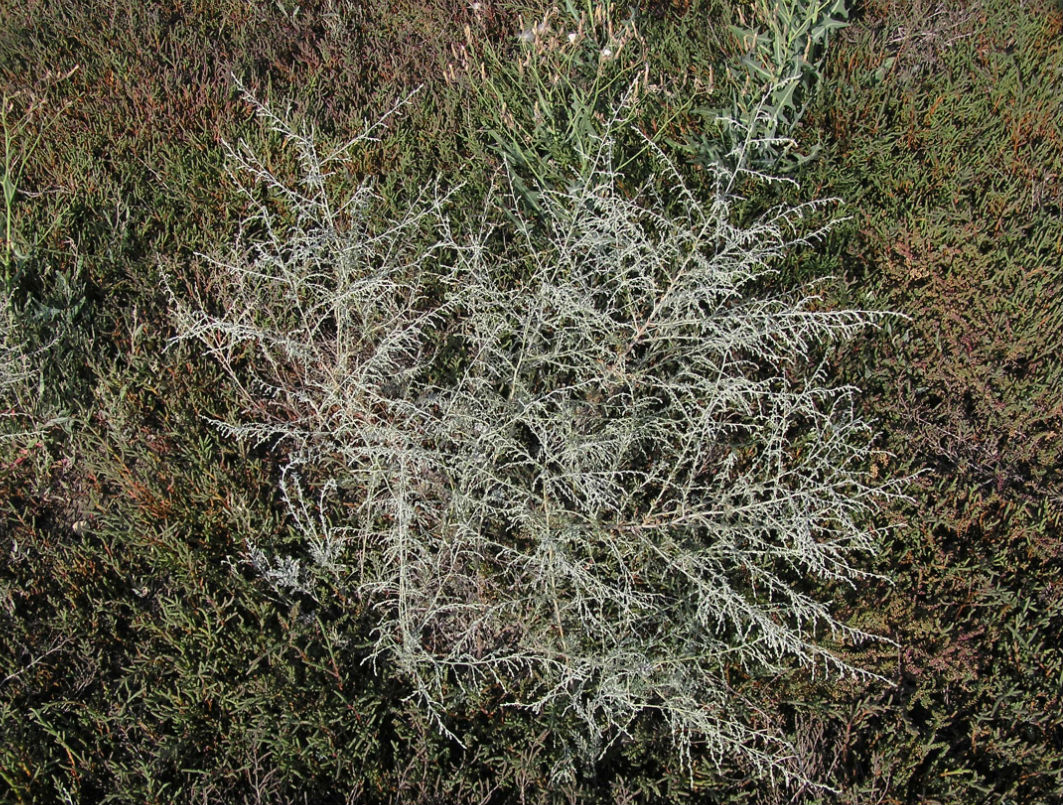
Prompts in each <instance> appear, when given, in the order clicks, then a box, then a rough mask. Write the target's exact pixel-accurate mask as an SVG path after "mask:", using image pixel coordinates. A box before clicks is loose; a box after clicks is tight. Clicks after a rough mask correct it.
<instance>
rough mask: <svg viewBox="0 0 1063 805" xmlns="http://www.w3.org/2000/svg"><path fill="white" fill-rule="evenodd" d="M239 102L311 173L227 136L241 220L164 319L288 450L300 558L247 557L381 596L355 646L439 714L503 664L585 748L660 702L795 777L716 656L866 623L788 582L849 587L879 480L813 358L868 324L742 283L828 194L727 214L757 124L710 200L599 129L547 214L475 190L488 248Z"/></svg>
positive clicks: (762, 668)
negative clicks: (360, 179) (383, 191)
mask: <svg viewBox="0 0 1063 805" xmlns="http://www.w3.org/2000/svg"><path fill="white" fill-rule="evenodd" d="M256 105H257V104H256ZM257 108H258V110H259V112H260V114H261V115H262V116H263V117H264V118H265V119H266V121H267V122H268V124H269V125H270V126H272V127H273V128H274V129H275V130H277V131H279V132H281V133H282V134H283V135H284V136H285V137H286V138H287V140H288V142H289V143H290V145H291V146H292V147H294V148H295V149H296V153H297V155H298V157H299V160H300V162H301V165H302V168H303V169H304V171H305V175H304V178H303V180H302V182H301V183H298V184H292V183H285V182H282V181H281V180H280V179H278V178H277V177H275V176H274V175H272V174H271V173H270V171H269V170H268V169H267V167H266V166H265V164H264V163H263V162H262V161H261V160H260V159H259V158H258V157H257V156H256V155H255V154H254V153H252V152H251V151H250V150H249V149H247V148H246V147H241V148H237V149H234V150H233V152H232V157H233V164H234V167H235V170H234V176H235V177H237V179H238V180H239V181H241V182H242V183H244V184H242V186H243V187H245V189H246V191H247V197H248V199H249V201H250V202H251V203H255V204H258V205H259V206H258V213H259V214H258V217H257V218H256V219H255V220H254V222H253V225H254V228H255V232H256V233H259V234H256V236H255V237H254V238H251V237H250V236H248V237H245V238H241V239H240V240H239V241H238V242H237V243H236V244H235V246H234V248H233V249H232V250H231V251H230V252H229V254H228V255H227V256H225V257H214V258H211V265H212V268H213V272H214V273H215V274H216V276H217V277H218V283H217V286H218V290H217V294H218V296H217V298H216V299H214V300H212V305H207V304H198V303H196V302H194V301H193V302H186V301H183V300H182V299H180V298H177V297H176V296H175V298H174V305H175V314H176V321H177V323H178V326H179V332H180V338H183V339H196V340H198V341H200V342H201V343H202V344H203V345H204V347H205V348H206V349H207V350H209V351H210V352H211V353H212V354H213V355H215V356H216V357H217V358H218V360H219V361H221V363H222V364H223V365H224V366H226V367H228V368H229V369H230V370H231V371H232V376H233V378H234V381H236V382H238V383H242V384H244V385H242V386H241V387H240V388H241V389H242V393H243V398H244V401H245V403H246V410H247V416H246V418H245V419H242V420H241V421H239V422H218V423H217V425H218V427H220V428H222V429H224V431H225V432H227V433H229V434H232V435H233V436H235V437H237V438H240V439H246V440H250V441H256V442H258V441H264V440H268V441H270V442H271V443H275V444H282V445H284V446H285V448H286V449H287V450H288V451H289V452H288V455H290V456H291V462H290V466H289V468H288V470H287V471H286V473H285V482H284V488H283V494H284V496H285V499H286V500H287V502H288V505H289V509H290V511H291V516H292V518H293V523H294V524H295V527H296V528H297V529H298V531H299V533H301V534H302V535H303V536H304V537H305V540H306V544H307V553H306V555H305V557H304V561H305V560H306V559H309V560H310V561H307V562H306V565H305V566H298V565H293V564H292V563H291V562H286V561H271V560H268V559H266V558H265V557H263V556H262V555H261V554H260V553H256V554H254V558H255V561H256V563H258V564H259V566H260V567H261V568H262V570H263V572H264V573H265V574H266V575H267V576H269V577H270V578H271V579H272V580H273V581H274V582H275V583H279V584H280V585H281V586H287V587H291V588H295V587H303V586H304V585H305V579H306V575H305V574H306V573H311V572H312V573H318V574H321V575H322V577H325V578H328V579H330V580H331V581H330V583H333V584H343V585H347V587H348V589H350V590H353V591H354V592H355V593H356V594H357V595H358V596H359V597H360V598H361V600H363V601H365V602H368V604H369V605H370V606H371V607H372V610H373V612H375V624H376V625H375V629H374V630H373V633H372V636H371V639H372V651H371V660H372V662H373V663H374V664H375V665H376V667H377V668H378V669H379V670H380V671H381V672H382V673H384V672H386V673H389V674H401V675H402V676H403V677H404V678H405V679H406V680H407V681H408V683H409V684H410V685H411V686H412V690H413V691H414V696H415V697H416V699H418V700H419V701H420V703H421V704H422V705H423V707H424V708H425V709H426V711H427V712H429V713H430V714H432V716H433V717H434V718H435V719H436V721H437V723H438V725H439V727H440V728H441V729H442V730H444V731H446V730H447V729H448V727H447V724H448V719H447V716H446V713H447V711H448V708H449V707H450V706H451V703H453V702H460V701H461V700H462V698H463V697H464V696H470V697H475V696H476V695H477V694H478V692H480V691H482V690H485V689H486V688H488V687H490V686H494V685H498V686H501V687H502V689H503V690H505V691H506V696H507V700H506V701H507V704H508V705H509V706H512V707H521V708H530V709H531V710H532V711H535V712H540V713H549V714H550V715H551V717H552V718H555V719H569V721H568V722H566V723H572V724H575V725H577V726H576V727H574V733H576V732H578V733H579V735H580V739H581V740H582V741H583V742H585V744H586V746H589V747H599V748H600V747H601V746H603V745H606V744H607V743H608V742H609V741H611V740H615V739H616V738H617V737H622V736H623V735H624V734H625V733H626V731H627V730H628V729H629V728H630V727H631V725H632V724H633V722H634V721H635V719H636V718H640V717H643V716H646V715H648V714H652V713H653V712H656V713H657V714H659V716H660V717H661V718H662V719H663V720H664V721H665V722H666V723H667V724H668V725H669V726H670V728H671V730H672V732H673V734H674V736H675V740H676V743H677V747H678V749H679V750H680V751H682V752H687V751H689V748H690V745H691V742H697V743H698V744H699V745H701V746H703V747H704V748H705V749H707V751H709V752H710V753H715V755H716V756H718V757H722V756H723V755H724V754H733V753H741V754H742V755H744V756H745V757H746V758H747V759H749V760H750V761H752V762H753V763H754V764H756V765H759V766H761V767H762V768H764V769H766V770H768V771H771V772H773V773H774V772H781V773H783V774H787V773H788V771H787V770H788V769H790V768H791V767H792V764H791V763H790V762H789V761H790V759H791V753H792V752H793V750H792V748H790V747H789V746H788V745H787V744H786V743H785V742H784V741H782V740H781V739H779V738H778V737H777V736H775V735H773V734H772V733H771V732H770V731H768V730H764V729H760V728H757V727H754V726H753V725H752V722H751V721H749V720H747V719H745V718H743V717H741V716H740V715H738V713H739V712H740V711H741V710H740V708H738V707H737V704H738V703H737V702H736V701H735V700H734V695H733V693H732V692H731V690H730V688H729V686H728V683H727V681H726V679H727V671H728V669H731V670H734V669H742V670H744V671H745V672H747V673H751V674H762V673H772V672H774V671H777V670H778V669H782V668H790V667H793V666H794V665H799V666H806V667H807V668H809V669H810V670H812V671H815V670H816V669H817V668H825V669H827V670H833V671H837V672H854V673H859V670H858V669H856V668H852V667H850V666H849V665H848V664H847V663H846V662H845V661H844V660H843V659H842V658H840V657H839V656H838V655H837V654H836V653H835V652H834V651H832V650H831V649H830V648H829V647H828V646H827V645H826V642H834V643H835V644H837V643H838V642H840V641H844V640H861V639H864V638H866V637H868V635H866V634H864V633H863V632H861V631H860V630H858V629H855V628H852V627H850V626H848V625H846V624H845V623H842V622H839V621H838V620H837V619H836V618H835V617H833V616H832V613H831V609H830V604H829V602H827V601H822V600H819V599H817V598H816V597H814V596H813V595H811V594H809V593H808V592H806V590H807V589H808V588H809V585H808V584H807V582H808V581H809V580H812V581H813V582H815V581H827V582H843V583H845V584H850V585H851V584H854V583H856V582H857V581H858V580H859V579H860V578H861V576H862V575H863V572H862V571H861V570H860V569H859V567H858V564H859V557H860V555H861V554H864V553H866V552H868V551H870V550H872V548H873V545H872V541H871V539H870V538H869V535H868V533H867V531H866V530H865V529H864V528H862V527H861V523H862V521H863V520H864V519H865V516H866V515H867V514H868V512H869V511H870V509H871V507H872V506H873V505H874V503H875V501H876V499H877V498H881V497H882V496H889V495H891V494H895V491H894V489H893V488H889V487H887V488H883V487H878V488H874V487H873V486H872V485H871V484H870V482H869V481H868V479H867V478H866V477H865V474H864V469H865V466H864V465H865V459H866V457H867V454H868V449H869V442H870V439H871V436H872V434H871V432H870V430H869V427H868V424H867V423H866V422H864V421H862V420H861V419H860V417H859V416H858V415H857V413H856V412H855V410H854V406H853V390H852V389H849V388H834V387H831V386H830V385H829V383H828V381H827V374H826V370H825V368H824V367H823V366H822V365H821V364H820V363H818V362H817V361H816V360H814V359H813V358H812V356H814V355H816V354H817V350H818V349H821V348H822V345H824V344H825V343H828V342H830V341H832V340H836V339H845V338H847V337H849V336H851V335H852V334H854V333H855V332H857V331H858V330H860V329H861V328H863V327H866V326H867V325H869V324H873V323H874V322H875V320H876V314H872V313H868V312H862V311H850V310H842V311H836V310H824V309H819V308H817V307H816V306H815V305H814V304H813V302H814V298H813V297H811V296H802V295H801V294H797V295H792V294H778V295H751V294H750V293H749V289H750V288H751V287H752V285H753V284H754V283H756V284H757V285H758V287H764V286H766V285H767V284H768V283H766V282H765V280H766V279H767V278H768V277H769V276H770V275H771V272H772V271H773V267H774V266H776V265H777V263H778V261H779V260H781V259H782V258H783V257H784V256H785V255H786V254H787V253H788V252H790V251H791V250H793V249H795V248H800V247H805V246H807V245H809V244H810V243H813V242H814V241H815V240H816V239H817V238H818V237H820V236H821V235H822V234H823V232H824V230H823V229H813V230H812V231H808V229H809V227H808V226H806V225H805V223H804V222H805V220H806V218H807V216H808V214H809V213H812V212H814V211H816V210H818V209H819V208H821V207H823V206H825V205H829V204H831V202H830V201H829V200H828V201H821V202H815V203H811V204H801V205H795V206H781V207H778V208H775V209H772V210H769V211H767V212H765V213H763V214H762V215H760V216H759V217H758V218H757V219H756V220H754V221H753V222H751V223H747V224H745V225H739V224H737V223H735V216H734V215H733V210H734V207H735V205H736V204H737V203H738V202H740V201H741V200H742V199H741V197H740V196H739V191H738V187H739V184H740V183H741V181H742V180H744V179H745V178H748V176H749V175H750V174H751V170H750V169H749V168H748V165H747V162H746V160H745V159H744V156H745V151H744V150H743V149H748V148H750V147H751V146H750V143H749V142H746V143H743V144H742V145H740V146H739V149H738V150H736V152H735V153H734V154H732V157H733V158H732V159H730V160H728V161H727V164H729V165H731V166H732V167H730V168H724V167H717V168H715V169H714V170H715V171H716V173H715V175H714V179H715V183H714V187H715V190H714V192H713V193H712V194H711V195H710V196H709V197H708V198H706V199H701V198H697V197H696V196H695V194H694V193H693V191H692V190H690V189H689V188H688V186H687V184H686V183H685V182H684V180H683V177H682V176H681V174H680V171H679V170H678V169H677V168H676V167H675V165H674V164H673V163H672V162H670V160H669V158H668V156H667V155H666V154H665V153H663V152H662V151H661V150H659V149H657V148H656V147H655V146H651V145H650V144H647V145H646V149H645V152H644V154H643V155H642V157H641V158H643V159H649V160H653V162H654V164H655V170H654V171H653V172H652V173H653V175H654V176H655V178H654V180H653V181H651V182H649V183H648V184H646V185H645V186H643V187H641V188H637V189H635V190H632V189H631V188H630V187H626V186H625V185H624V182H623V177H622V176H621V175H619V174H618V172H617V169H616V168H615V167H614V164H615V160H614V155H613V150H612V138H611V134H610V131H609V127H608V126H607V127H606V133H605V134H604V135H603V136H601V137H599V138H596V139H594V140H592V141H591V143H590V146H589V147H588V149H587V152H586V153H584V154H581V155H580V156H581V157H582V158H581V159H578V160H574V163H575V164H582V165H586V166H587V168H586V170H585V171H584V172H583V173H582V174H581V175H580V176H577V177H574V180H573V181H572V182H571V183H570V184H569V186H568V187H566V188H563V189H559V188H541V190H542V191H543V192H542V196H541V199H542V200H543V204H544V205H545V210H546V217H545V220H547V221H548V222H549V223H548V226H546V227H544V226H542V225H541V220H542V219H537V221H540V223H536V224H531V223H528V224H522V223H521V221H522V219H521V217H520V214H519V209H520V208H519V202H518V201H517V200H516V199H515V197H514V194H513V193H512V191H511V190H510V189H509V188H508V187H507V183H506V181H505V179H504V178H503V179H502V180H501V181H500V182H499V183H498V185H497V186H496V187H495V188H493V189H492V190H491V191H490V193H489V194H488V195H487V197H486V198H485V199H484V203H483V208H484V209H497V208H498V207H499V206H502V207H507V208H508V209H510V211H511V212H514V213H515V220H516V221H517V223H516V224H514V225H512V228H511V230H510V231H508V233H506V237H501V236H500V232H499V231H498V229H497V228H496V227H494V226H492V225H490V224H489V223H488V218H487V216H484V217H483V219H482V220H480V222H479V223H478V224H476V225H473V226H471V227H470V226H465V227H464V228H463V229H462V231H472V232H474V233H476V234H473V235H465V234H461V235H459V234H458V230H459V228H458V226H457V225H456V221H457V220H458V219H457V218H456V217H455V216H456V215H457V214H458V213H457V212H456V211H454V210H452V209H450V208H449V207H448V200H449V194H448V192H446V191H444V190H441V189H440V188H438V187H437V188H429V189H428V190H426V191H424V192H423V193H422V194H421V195H419V196H418V197H417V198H416V199H415V200H414V201H413V202H412V203H411V204H410V205H409V206H408V207H407V211H406V213H405V214H404V215H402V216H400V217H398V218H397V219H395V220H392V221H390V222H389V223H387V224H383V225H381V224H374V223H373V221H374V220H375V219H374V218H373V216H372V215H371V212H372V211H373V209H374V208H375V205H376V204H377V202H378V201H379V199H378V198H377V196H376V194H375V192H374V190H373V186H372V184H371V183H369V182H366V183H363V184H361V185H360V186H359V187H358V188H357V190H356V191H355V192H354V193H353V194H351V195H350V196H349V197H348V198H346V199H345V200H343V201H342V203H337V202H336V201H335V200H334V199H333V198H332V197H331V195H330V193H329V192H328V190H327V188H328V185H329V181H328V179H329V173H330V171H331V170H333V169H334V168H335V167H336V166H337V165H339V164H340V163H341V161H342V160H343V159H344V158H345V156H346V154H347V149H340V150H339V151H336V152H334V153H331V154H328V155H325V156H322V155H320V154H319V151H318V149H317V148H316V147H315V144H314V142H313V139H312V138H311V137H310V136H308V135H304V134H300V133H298V132H296V131H294V130H293V129H292V128H291V127H290V126H289V125H288V124H287V123H285V122H284V121H283V120H282V119H280V118H279V117H277V116H275V115H273V114H272V113H271V112H269V110H267V109H266V108H265V107H263V106H261V105H258V106H257ZM372 131H373V130H372V129H367V131H366V132H365V133H363V134H362V135H361V136H360V137H359V138H357V139H356V140H354V141H353V142H352V143H350V144H349V145H348V148H350V147H354V146H357V145H359V144H361V143H364V142H365V141H366V140H368V139H370V138H371V136H372ZM248 177H249V178H250V181H248ZM764 178H765V179H767V180H770V178H771V177H764ZM260 185H264V186H265V187H267V188H269V190H270V191H271V192H272V193H273V196H274V198H275V199H279V200H280V201H281V202H283V203H284V205H285V207H286V213H287V215H288V218H285V219H284V220H287V221H294V224H292V225H282V223H281V221H282V218H281V215H280V213H279V212H278V211H277V210H276V209H274V208H270V207H268V206H266V205H265V204H263V203H260V200H261V198H262V194H261V193H258V192H256V187H257V186H260ZM211 311H214V312H211ZM248 377H251V378H253V380H252V382H250V383H249V382H248V381H247V378H248ZM301 474H302V475H303V476H304V477H306V478H309V477H314V478H327V479H328V483H327V487H328V488H319V489H318V490H317V493H316V494H314V493H313V492H312V491H311V490H310V489H309V488H308V485H309V482H303V481H300V475H301ZM341 504H342V505H341ZM824 638H829V641H828V640H825V639H824ZM555 723H557V722H556V721H555Z"/></svg>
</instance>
